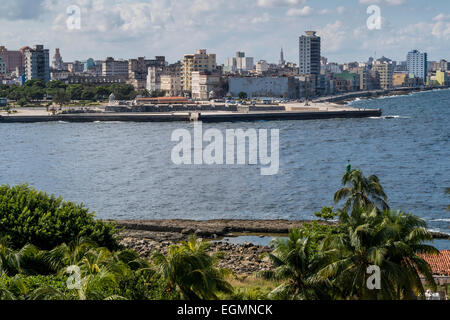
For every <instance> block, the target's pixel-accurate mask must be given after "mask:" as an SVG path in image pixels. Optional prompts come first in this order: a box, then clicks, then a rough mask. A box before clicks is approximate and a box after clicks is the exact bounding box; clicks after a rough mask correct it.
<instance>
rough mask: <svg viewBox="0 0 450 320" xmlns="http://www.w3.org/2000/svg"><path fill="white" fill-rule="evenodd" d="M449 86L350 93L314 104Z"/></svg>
mask: <svg viewBox="0 0 450 320" xmlns="http://www.w3.org/2000/svg"><path fill="white" fill-rule="evenodd" d="M449 88H450V87H449V86H443V87H424V88H397V89H392V90H371V91H357V92H348V93H344V94H340V95H335V96H326V97H321V98H317V99H314V100H313V101H314V102H318V103H323V102H334V103H345V102H347V101H351V100H354V99H357V98H365V99H373V98H379V97H383V96H398V95H406V94H410V93H413V92H424V91H432V90H444V89H449Z"/></svg>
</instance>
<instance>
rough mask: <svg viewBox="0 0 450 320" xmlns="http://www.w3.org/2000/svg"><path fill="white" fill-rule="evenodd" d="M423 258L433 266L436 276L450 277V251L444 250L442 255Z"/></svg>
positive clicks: (424, 256)
mask: <svg viewBox="0 0 450 320" xmlns="http://www.w3.org/2000/svg"><path fill="white" fill-rule="evenodd" d="M422 257H423V258H424V259H425V261H426V262H428V264H429V265H430V266H431V269H432V270H433V274H434V275H436V276H450V250H442V251H441V252H440V254H436V255H431V254H424V255H422Z"/></svg>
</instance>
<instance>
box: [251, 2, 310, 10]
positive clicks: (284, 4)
mask: <svg viewBox="0 0 450 320" xmlns="http://www.w3.org/2000/svg"><path fill="white" fill-rule="evenodd" d="M305 2H306V1H305V0H258V6H260V7H263V8H272V7H288V6H295V5H299V4H303V3H305Z"/></svg>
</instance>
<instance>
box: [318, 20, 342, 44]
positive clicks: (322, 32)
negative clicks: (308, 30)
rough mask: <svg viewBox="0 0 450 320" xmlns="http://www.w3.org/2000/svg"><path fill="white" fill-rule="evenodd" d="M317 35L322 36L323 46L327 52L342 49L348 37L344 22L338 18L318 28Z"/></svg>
mask: <svg viewBox="0 0 450 320" xmlns="http://www.w3.org/2000/svg"><path fill="white" fill-rule="evenodd" d="M317 35H318V36H320V37H321V38H322V48H324V49H325V50H326V51H327V52H336V51H339V50H340V49H341V46H342V44H343V42H344V40H345V39H346V30H345V27H344V25H343V23H342V22H341V21H339V20H338V21H336V22H335V23H330V24H327V25H326V26H325V27H324V28H320V29H318V30H317Z"/></svg>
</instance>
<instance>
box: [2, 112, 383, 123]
mask: <svg viewBox="0 0 450 320" xmlns="http://www.w3.org/2000/svg"><path fill="white" fill-rule="evenodd" d="M381 114H382V112H381V110H380V109H374V110H358V109H354V110H345V111H314V112H303V111H302V112H292V111H282V112H280V111H265V112H207V113H206V112H184V113H80V114H58V115H20V114H19V115H11V116H0V123H37V122H55V121H56V122H58V121H62V122H98V121H100V122H104V121H120V122H173V121H183V122H187V121H192V120H199V121H203V122H235V121H259V120H267V121H268V120H319V119H333V118H365V117H379V116H381Z"/></svg>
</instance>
